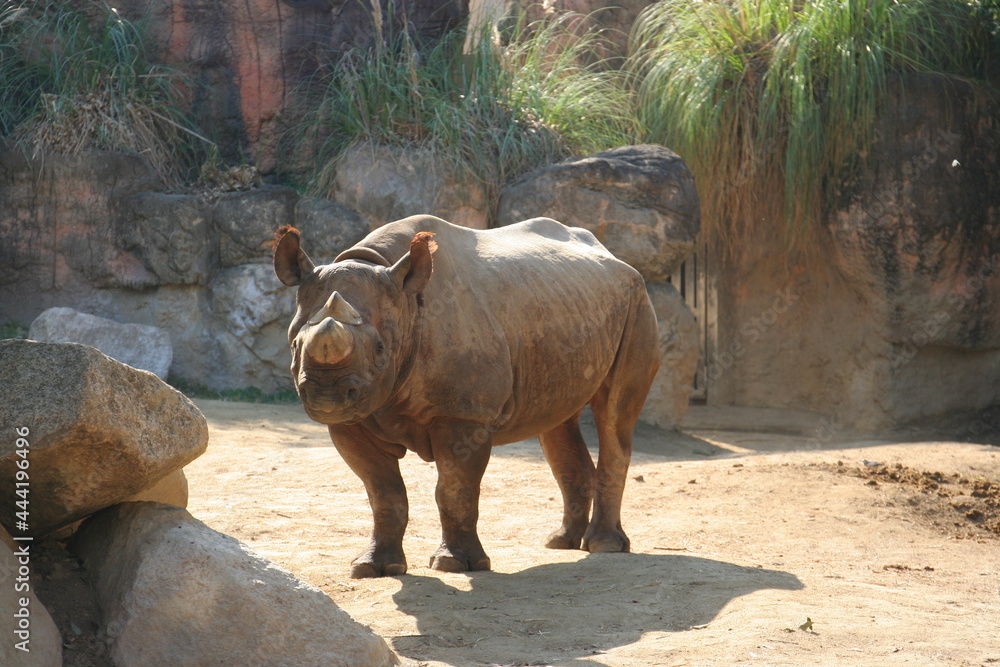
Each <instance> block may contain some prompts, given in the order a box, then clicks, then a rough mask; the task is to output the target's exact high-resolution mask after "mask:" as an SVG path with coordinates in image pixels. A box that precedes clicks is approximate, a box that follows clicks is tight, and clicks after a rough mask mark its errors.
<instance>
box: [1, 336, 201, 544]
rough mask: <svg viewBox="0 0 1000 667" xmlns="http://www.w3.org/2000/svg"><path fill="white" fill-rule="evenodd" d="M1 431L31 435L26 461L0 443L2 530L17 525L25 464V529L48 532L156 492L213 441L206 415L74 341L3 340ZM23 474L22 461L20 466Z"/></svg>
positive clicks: (151, 378)
mask: <svg viewBox="0 0 1000 667" xmlns="http://www.w3.org/2000/svg"><path fill="white" fill-rule="evenodd" d="M0 428H2V429H3V431H4V432H5V433H14V429H15V428H22V429H27V430H28V435H27V436H25V437H26V439H27V441H28V445H29V446H28V448H27V454H26V458H25V457H21V456H19V451H20V449H23V448H20V449H19V448H18V447H17V446H16V443H17V440H16V439H15V438H3V439H0V498H2V499H3V501H2V503H0V523H2V524H3V525H5V526H7V527H8V528H11V527H13V526H16V525H17V524H16V522H17V521H18V517H17V516H16V511H17V507H16V506H15V504H14V502H13V499H14V494H15V490H16V487H15V472H16V471H17V470H18V469H19V461H21V460H27V461H28V468H27V470H28V474H29V478H30V484H31V485H30V520H29V521H28V523H29V529H28V530H27V531H23V530H22V531H19V534H21V533H25V532H27V533H30V534H32V535H36V536H41V535H45V534H47V533H49V532H51V531H53V530H56V529H57V528H59V527H61V526H64V525H67V524H70V523H72V522H74V521H76V520H77V519H80V518H82V517H85V516H87V515H89V514H92V513H93V512H96V511H98V510H100V509H102V508H104V507H108V506H109V505H112V504H114V503H117V502H119V501H121V500H124V499H126V498H129V497H131V496H134V495H135V494H137V493H139V492H141V491H143V490H145V489H147V488H149V487H151V486H153V485H154V484H156V483H157V482H158V481H159V480H160V479H162V478H163V477H165V476H166V475H168V474H169V473H171V472H173V471H175V470H177V469H179V468H181V467H183V466H184V465H186V464H187V463H189V462H191V461H192V460H194V459H195V458H196V457H198V456H199V455H200V454H201V453H202V452H204V451H205V447H206V446H207V444H208V426H207V424H206V422H205V418H204V417H203V416H202V414H201V412H200V411H199V410H198V408H196V407H195V406H194V404H193V403H191V401H189V400H188V399H187V398H186V397H185V396H184V395H183V394H181V393H180V392H178V391H177V390H175V389H173V388H172V387H170V386H169V385H167V384H166V383H164V382H163V381H161V380H159V379H158V378H157V377H156V376H155V375H153V374H152V373H147V372H145V371H140V370H136V369H134V368H131V367H129V366H126V365H125V364H122V363H119V362H117V361H115V360H113V359H111V358H109V357H107V356H105V355H104V354H102V353H100V352H98V351H97V350H96V349H94V348H92V347H87V346H85V345H78V344H73V343H38V342H34V341H27V340H5V341H0ZM22 469H23V464H22Z"/></svg>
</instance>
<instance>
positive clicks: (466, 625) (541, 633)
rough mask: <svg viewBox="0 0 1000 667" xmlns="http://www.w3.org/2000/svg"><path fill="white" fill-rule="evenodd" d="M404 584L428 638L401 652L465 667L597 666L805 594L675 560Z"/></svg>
mask: <svg viewBox="0 0 1000 667" xmlns="http://www.w3.org/2000/svg"><path fill="white" fill-rule="evenodd" d="M400 583H401V585H402V588H401V589H400V590H399V591H398V592H397V593H396V594H395V595H394V596H393V599H394V601H395V603H396V605H397V606H398V608H399V610H400V611H402V612H404V613H406V614H409V615H411V616H413V617H414V618H415V619H416V621H417V627H418V628H419V634H417V635H412V636H403V637H397V638H395V639H394V640H393V648H394V649H395V650H396V651H397V652H398V653H399V654H401V655H403V656H406V657H408V658H412V659H415V660H437V661H443V662H446V663H448V664H453V665H456V666H457V665H467V664H478V662H479V661H481V660H483V659H484V656H488V658H487V660H488V661H489V662H491V663H493V662H495V663H496V664H515V665H516V664H550V663H552V664H562V663H561V662H559V661H567V660H572V664H573V665H588V664H597V663H594V662H591V661H590V660H586V656H589V655H594V654H595V653H600V652H601V651H602V650H609V649H611V648H614V647H617V646H624V645H627V644H631V643H633V642H635V641H637V640H639V638H640V637H642V635H643V634H645V633H647V632H657V631H658V632H682V631H686V630H691V629H696V628H698V627H699V626H704V625H706V624H709V623H711V622H712V621H713V619H715V618H716V616H717V615H718V614H719V612H720V611H721V610H722V609H723V607H725V606H726V604H728V603H729V602H730V601H731V600H733V599H735V598H738V597H740V596H743V595H747V594H749V593H753V592H755V591H758V590H762V589H780V590H800V589H802V588H803V584H802V583H801V582H800V581H799V579H798V578H797V577H796V576H794V575H792V574H790V573H787V572H781V571H777V570H767V569H762V568H758V567H743V566H739V565H734V564H732V563H726V562H722V561H716V560H710V559H707V558H698V557H694V556H684V555H674V554H668V555H658V554H590V555H587V556H585V557H583V558H581V559H580V560H579V561H577V562H570V563H552V564H546V565H539V566H535V567H530V568H528V569H525V570H522V571H520V572H515V573H510V574H502V573H495V572H473V573H470V574H468V575H438V576H424V575H420V574H415V575H406V576H403V577H400ZM453 584H454V585H453ZM469 584H471V589H470V587H469ZM512 640H513V641H512ZM493 649H495V650H493ZM539 661H541V662H539Z"/></svg>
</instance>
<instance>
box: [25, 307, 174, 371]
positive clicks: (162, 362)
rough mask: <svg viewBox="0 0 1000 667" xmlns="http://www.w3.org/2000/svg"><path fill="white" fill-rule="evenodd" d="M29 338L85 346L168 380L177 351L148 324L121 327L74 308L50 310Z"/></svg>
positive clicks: (163, 334) (167, 337) (162, 333)
mask: <svg viewBox="0 0 1000 667" xmlns="http://www.w3.org/2000/svg"><path fill="white" fill-rule="evenodd" d="M28 338H30V339H31V340H36V341H38V342H40V343H82V344H84V345H90V346H91V347H96V348H97V349H98V350H100V351H101V352H103V353H104V354H106V355H108V356H109V357H111V358H112V359H115V360H117V361H120V362H122V363H123V364H125V365H127V366H132V367H133V368H138V369H140V370H144V371H149V372H150V373H152V374H153V375H155V376H157V377H158V378H160V379H161V380H166V379H167V373H168V372H169V371H170V362H171V361H172V360H173V358H174V350H173V347H172V346H171V344H170V335H169V334H168V333H167V332H166V331H164V330H163V329H161V328H159V327H151V326H149V325H146V324H120V323H118V322H114V321H112V320H109V319H105V318H103V317H97V316H95V315H88V314H87V313H81V312H79V311H77V310H73V309H72V308H49V309H48V310H46V311H44V312H42V314H41V315H39V316H38V317H36V318H35V321H34V322H32V323H31V328H30V329H29V330H28Z"/></svg>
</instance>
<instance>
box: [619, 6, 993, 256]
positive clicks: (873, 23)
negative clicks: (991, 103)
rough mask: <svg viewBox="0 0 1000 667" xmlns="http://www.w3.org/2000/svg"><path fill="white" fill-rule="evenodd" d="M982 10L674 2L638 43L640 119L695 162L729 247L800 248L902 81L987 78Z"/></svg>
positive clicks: (646, 26)
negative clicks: (753, 243)
mask: <svg viewBox="0 0 1000 667" xmlns="http://www.w3.org/2000/svg"><path fill="white" fill-rule="evenodd" d="M974 14H975V12H974V11H973V8H972V7H970V5H968V4H965V3H964V2H960V1H959V0H802V1H792V0H722V1H705V2H697V1H692V0H661V2H658V3H656V4H655V5H652V6H651V7H649V8H648V9H647V10H646V11H645V12H644V13H643V14H642V15H641V16H640V18H639V20H638V21H637V22H636V25H635V27H634V29H633V34H632V38H631V41H632V46H631V52H632V56H631V60H630V62H629V68H630V71H631V73H632V75H633V77H634V78H633V81H634V82H635V83H634V85H635V87H636V91H637V95H638V114H639V120H640V122H641V124H642V125H643V127H644V129H645V132H646V134H647V137H646V138H647V139H648V140H651V141H657V142H660V143H663V144H665V145H667V146H670V147H671V148H673V149H675V150H676V151H677V152H678V153H680V154H681V155H682V156H683V157H684V159H685V161H686V162H687V163H688V165H689V166H690V167H691V169H692V171H693V172H694V173H695V176H696V178H697V180H698V183H699V193H700V196H701V202H702V211H703V214H704V218H705V222H706V223H707V226H708V227H710V228H712V231H714V232H716V233H717V234H718V236H719V238H720V239H721V240H723V241H728V242H727V243H726V245H727V246H729V247H730V248H732V247H735V245H736V244H735V241H737V240H738V239H740V238H741V237H747V236H748V235H761V234H765V235H769V236H771V237H772V238H781V237H782V236H783V237H784V240H785V241H787V242H789V243H793V242H794V241H795V240H796V239H797V238H800V236H801V233H802V232H803V231H808V230H809V229H811V228H813V227H814V225H813V223H815V222H816V221H817V220H818V218H819V215H820V214H821V212H822V208H823V206H824V202H825V201H826V198H827V197H828V196H830V195H831V194H832V193H833V190H834V188H835V186H836V183H837V182H838V178H841V177H843V176H845V175H846V174H849V173H850V170H851V169H852V168H853V167H855V166H856V165H857V164H859V160H860V159H861V158H862V156H864V155H865V152H866V150H867V149H868V148H869V147H870V145H871V142H872V139H873V132H874V128H875V125H876V118H878V117H879V116H880V114H882V113H883V112H884V111H885V109H886V107H885V106H884V102H885V101H886V100H887V93H888V86H889V83H890V81H891V79H892V77H893V76H894V75H896V74H899V73H904V72H929V73H941V74H945V75H954V76H976V75H977V74H979V73H980V72H981V67H982V65H983V62H982V61H983V58H984V57H985V55H986V53H987V50H988V43H989V30H988V28H987V27H986V26H985V24H984V23H982V22H977V21H976V20H975V15H974ZM782 221H784V223H785V224H782Z"/></svg>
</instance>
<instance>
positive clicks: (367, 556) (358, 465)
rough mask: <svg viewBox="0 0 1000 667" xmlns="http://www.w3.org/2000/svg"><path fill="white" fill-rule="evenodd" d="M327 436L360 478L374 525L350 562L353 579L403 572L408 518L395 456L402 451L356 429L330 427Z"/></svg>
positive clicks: (407, 506)
mask: <svg viewBox="0 0 1000 667" xmlns="http://www.w3.org/2000/svg"><path fill="white" fill-rule="evenodd" d="M330 436H331V438H332V439H333V444H334V445H335V446H336V447H337V451H338V452H340V455H341V456H342V457H343V458H344V461H346V462H347V465H348V466H350V468H351V470H353V471H354V473H355V474H356V475H357V476H358V477H360V478H361V481H362V482H363V483H364V485H365V491H367V492H368V504H369V505H371V508H372V516H373V517H374V520H375V523H374V527H373V529H372V538H371V542H370V543H369V544H368V547H367V548H366V549H365V550H364V551H362V552H361V553H360V554H358V556H357V558H355V559H354V560H353V561H352V562H351V576H352V577H354V578H355V579H362V578H365V577H383V576H393V575H397V574H405V573H406V556H405V555H403V533H405V532H406V523H407V520H408V518H409V502H408V501H407V498H406V487H405V486H404V485H403V476H402V475H401V474H400V472H399V456H402V454H403V453H405V451H406V450H405V449H403V448H402V447H399V456H397V455H396V453H395V452H394V447H397V446H394V445H390V444H388V443H384V442H381V441H380V440H378V439H377V438H375V437H374V436H372V435H371V434H369V433H367V432H366V431H364V430H362V429H361V428H359V427H356V426H330Z"/></svg>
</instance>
